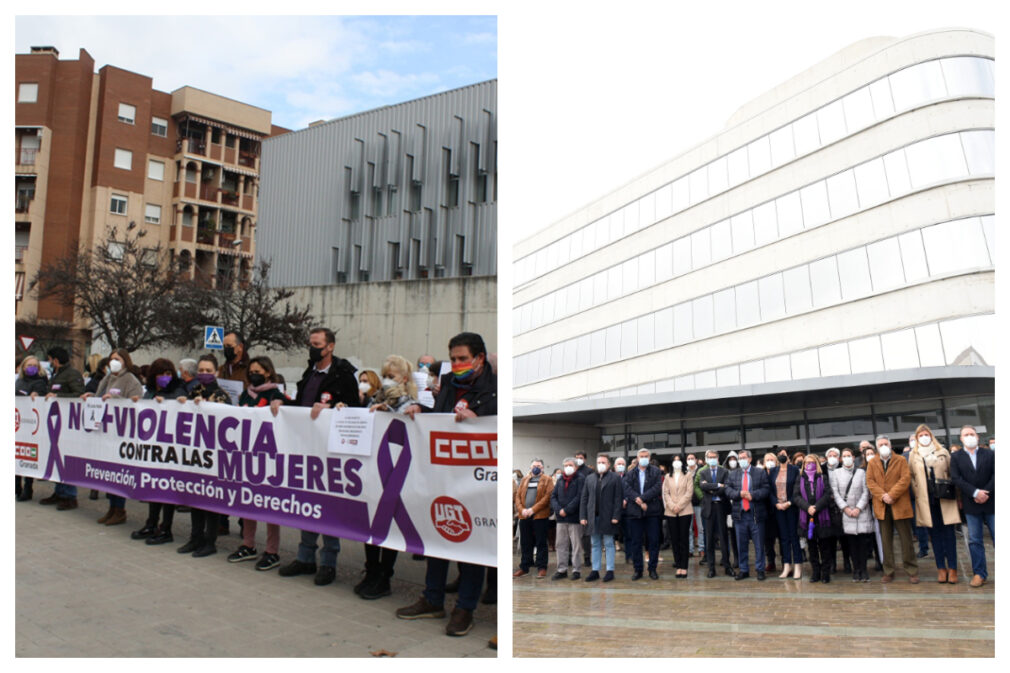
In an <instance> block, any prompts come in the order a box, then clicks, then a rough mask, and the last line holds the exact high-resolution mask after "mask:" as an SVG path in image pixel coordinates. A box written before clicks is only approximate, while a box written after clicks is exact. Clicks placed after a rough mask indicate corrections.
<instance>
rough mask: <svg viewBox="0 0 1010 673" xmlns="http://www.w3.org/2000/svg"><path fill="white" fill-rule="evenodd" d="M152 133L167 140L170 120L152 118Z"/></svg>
mask: <svg viewBox="0 0 1010 673" xmlns="http://www.w3.org/2000/svg"><path fill="white" fill-rule="evenodd" d="M151 133H152V134H154V135H156V136H161V137H162V138H165V137H167V136H168V120H167V119H162V118H161V117H151Z"/></svg>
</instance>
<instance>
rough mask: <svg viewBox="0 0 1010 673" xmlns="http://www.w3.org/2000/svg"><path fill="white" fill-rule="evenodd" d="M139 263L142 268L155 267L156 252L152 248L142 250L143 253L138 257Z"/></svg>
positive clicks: (156, 263) (156, 261)
mask: <svg viewBox="0 0 1010 673" xmlns="http://www.w3.org/2000/svg"><path fill="white" fill-rule="evenodd" d="M140 263H141V264H143V265H144V266H157V265H158V251H157V250H155V249H154V248H144V252H142V253H141V255H140Z"/></svg>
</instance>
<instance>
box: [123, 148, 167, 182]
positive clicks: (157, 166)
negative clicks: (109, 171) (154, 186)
mask: <svg viewBox="0 0 1010 673" xmlns="http://www.w3.org/2000/svg"><path fill="white" fill-rule="evenodd" d="M112 165H113V166H115V167H116V168H121V169H123V170H124V171H129V170H133V152H131V151H130V150H124V149H120V148H118V147H117V148H116V151H115V155H114V156H113V159H112ZM147 177H148V178H149V179H151V180H164V179H165V162H164V161H158V160H157V159H148V160H147Z"/></svg>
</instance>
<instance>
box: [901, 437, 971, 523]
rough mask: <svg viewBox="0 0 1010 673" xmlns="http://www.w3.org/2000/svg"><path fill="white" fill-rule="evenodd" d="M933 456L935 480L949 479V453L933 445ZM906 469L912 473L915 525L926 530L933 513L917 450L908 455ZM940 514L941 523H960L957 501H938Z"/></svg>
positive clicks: (923, 463) (937, 444) (922, 464)
mask: <svg viewBox="0 0 1010 673" xmlns="http://www.w3.org/2000/svg"><path fill="white" fill-rule="evenodd" d="M933 455H934V456H936V462H935V463H934V464H933V472H934V474H935V475H936V478H937V479H950V452H949V451H947V449H945V448H943V447H942V446H940V444H939V443H937V442H934V443H933ZM908 469H909V471H911V473H912V495H913V496H914V497H915V525H916V526H924V527H926V528H932V527H933V513H932V511H931V510H930V508H929V491H928V490H927V485H926V474H927V473H926V461H925V460H924V459H923V457H922V456H920V455H919V451H918V448H914V449H912V450H911V452H909V455H908ZM940 512H941V514H943V523H944V524H945V525H948V526H949V525H951V524H956V523H961V514H960V512H958V511H957V500H943V499H941V500H940Z"/></svg>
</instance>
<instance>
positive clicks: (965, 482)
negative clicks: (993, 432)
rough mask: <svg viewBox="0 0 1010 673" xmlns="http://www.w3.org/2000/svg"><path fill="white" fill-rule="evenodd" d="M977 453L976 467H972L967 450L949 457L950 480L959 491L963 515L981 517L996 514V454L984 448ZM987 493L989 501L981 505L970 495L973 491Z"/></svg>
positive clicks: (980, 448)
mask: <svg viewBox="0 0 1010 673" xmlns="http://www.w3.org/2000/svg"><path fill="white" fill-rule="evenodd" d="M975 450H976V451H977V452H978V453H977V455H976V456H975V462H976V464H977V465H978V467H972V464H971V456H969V455H968V451H967V449H962V450H960V451H955V452H954V453H952V454H951V456H950V479H951V481H953V482H954V485H955V486H957V488H958V490H959V491H961V505H962V507H964V513H965V514H971V515H972V516H981V515H983V514H995V513H996V490H995V489H996V453H995V452H994V451H993V450H992V449H990V448H988V447H984V446H980V447H978V448H977V449H975ZM977 488H980V489H982V490H983V491H989V499H988V500H986V501H985V502H984V503H982V504H981V505H980V504H978V503H977V502H975V499H974V498H973V497H972V494H973V493H974V492H975V489H977Z"/></svg>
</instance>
